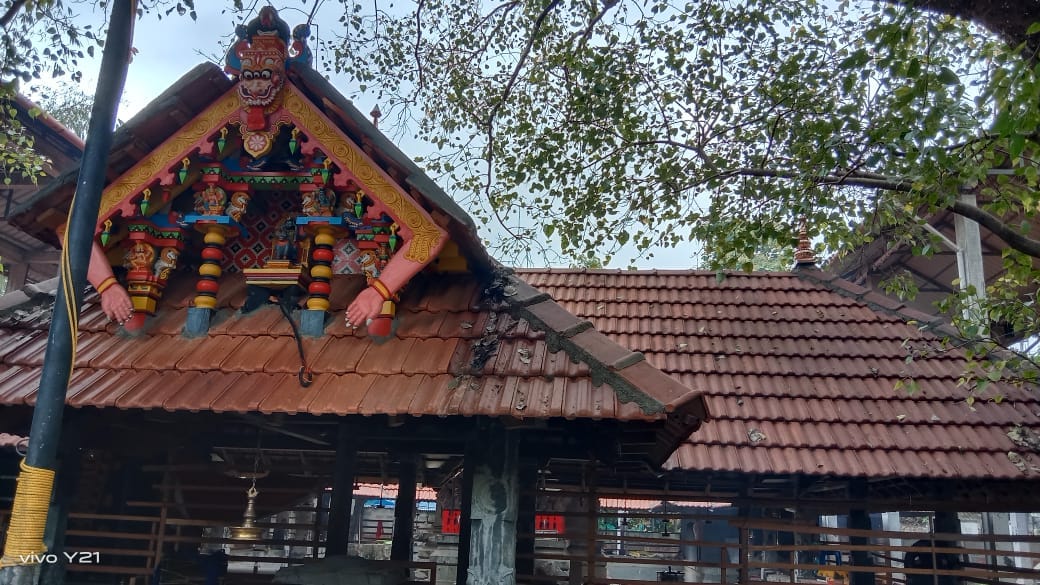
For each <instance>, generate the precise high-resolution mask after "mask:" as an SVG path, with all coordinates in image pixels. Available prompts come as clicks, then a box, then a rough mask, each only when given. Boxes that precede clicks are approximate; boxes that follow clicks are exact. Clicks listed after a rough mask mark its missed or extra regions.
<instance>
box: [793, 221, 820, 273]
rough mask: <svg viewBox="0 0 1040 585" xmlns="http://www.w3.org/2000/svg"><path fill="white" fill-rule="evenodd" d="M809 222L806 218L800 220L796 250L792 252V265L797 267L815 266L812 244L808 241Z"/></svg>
mask: <svg viewBox="0 0 1040 585" xmlns="http://www.w3.org/2000/svg"><path fill="white" fill-rule="evenodd" d="M808 223H809V221H808V220H807V219H806V218H804V217H803V218H802V227H801V228H800V229H799V230H798V248H797V249H796V250H795V252H794V265H795V267H796V268H797V267H799V266H815V265H816V254H815V253H814V252H813V249H812V242H811V241H809V228H808Z"/></svg>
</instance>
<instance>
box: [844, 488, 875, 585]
mask: <svg viewBox="0 0 1040 585" xmlns="http://www.w3.org/2000/svg"><path fill="white" fill-rule="evenodd" d="M849 499H850V500H852V501H853V502H863V501H866V499H867V484H866V482H865V481H863V480H861V479H856V480H852V481H851V482H849ZM849 528H853V529H857V530H870V529H871V526H870V515H869V514H867V512H866V511H865V510H849ZM849 544H851V545H854V546H855V545H858V546H863V545H867V544H870V539H869V538H867V537H865V536H850V537H849ZM851 556H852V566H854V567H871V566H873V565H874V557H873V556H872V555H871V554H870V552H869V551H864V550H858V551H852V555H851ZM849 579H850V581H851V585H874V573H868V572H865V571H855V570H853V571H852V572H851V573H850V574H849Z"/></svg>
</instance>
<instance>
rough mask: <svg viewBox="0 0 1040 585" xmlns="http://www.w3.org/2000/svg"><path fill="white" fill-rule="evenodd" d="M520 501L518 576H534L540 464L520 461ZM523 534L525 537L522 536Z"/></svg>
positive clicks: (524, 459) (525, 460)
mask: <svg viewBox="0 0 1040 585" xmlns="http://www.w3.org/2000/svg"><path fill="white" fill-rule="evenodd" d="M519 482H520V500H519V503H518V512H517V522H516V526H517V532H518V533H519V534H518V535H517V538H516V574H517V575H524V576H530V575H534V543H535V536H534V535H535V530H537V526H535V520H534V519H535V515H536V514H537V502H538V493H537V490H538V463H537V462H536V461H535V460H534V459H530V458H523V459H520V470H519ZM520 534H522V535H523V536H520Z"/></svg>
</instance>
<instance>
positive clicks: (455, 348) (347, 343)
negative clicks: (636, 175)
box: [0, 274, 705, 460]
mask: <svg viewBox="0 0 1040 585" xmlns="http://www.w3.org/2000/svg"><path fill="white" fill-rule="evenodd" d="M170 282H171V286H170V288H168V289H167V290H166V293H165V295H164V297H163V301H162V305H161V309H160V311H159V313H158V315H157V316H156V317H155V318H153V319H152V320H150V322H149V323H148V324H147V325H146V327H145V329H144V332H143V334H141V335H137V336H134V337H130V336H127V335H125V334H123V333H122V332H121V331H120V330H118V329H117V327H116V326H115V325H114V324H112V323H108V322H107V320H106V319H105V316H104V314H103V313H102V312H101V310H100V306H99V304H98V302H97V297H96V295H92V296H88V298H87V300H86V301H85V306H84V308H83V312H82V316H81V318H80V336H79V346H78V350H77V354H76V369H75V370H74V372H73V376H72V381H71V384H70V387H69V392H68V398H67V402H68V404H69V405H71V406H73V407H85V406H93V407H108V408H111V407H114V408H119V409H142V410H148V409H163V410H167V411H204V410H205V411H215V412H236V413H246V412H261V413H265V414H270V413H285V414H297V413H308V414H315V415H323V414H336V415H348V414H360V415H376V414H387V415H406V414H407V415H414V416H428V415H429V416H456V415H460V416H477V415H487V416H507V417H513V418H517V419H526V418H538V419H543V418H557V417H559V418H567V419H573V418H588V419H618V420H631V421H635V420H638V421H658V420H666V419H668V418H669V412H671V411H674V410H675V405H676V404H682V405H688V406H689V408H687V409H686V410H685V411H684V412H694V413H696V414H697V415H699V416H700V417H703V416H705V413H704V411H703V403H702V402H701V401H700V400H699V398H698V397H696V396H692V395H689V394H690V392H689V389H686V388H683V387H682V386H681V385H679V384H678V383H677V382H675V381H674V380H671V379H670V378H669V377H667V376H665V375H663V374H662V373H661V372H659V371H657V370H655V369H653V368H648V367H647V366H645V364H641V363H636V362H638V360H629V361H630V362H632V363H631V364H628V363H626V364H621V366H620V367H619V366H618V365H617V364H612V363H603V362H601V361H600V360H599V357H598V352H609V355H618V354H621V353H623V354H629V353H631V352H629V351H627V350H624V349H623V348H619V347H618V346H617V345H616V344H613V343H612V342H611V343H608V344H607V346H606V347H598V346H597V347H595V348H592V349H584V350H583V349H582V348H583V347H590V346H589V344H588V343H586V342H585V341H584V340H578V341H574V340H568V341H566V342H564V343H562V344H561V345H560V347H556V346H554V347H552V348H550V347H549V344H548V343H547V341H546V340H545V334H544V333H540V334H539V336H540V337H541V339H535V340H532V339H529V338H528V337H527V335H526V333H525V332H529V331H531V330H532V326H531V324H530V323H529V322H528V321H526V320H525V319H524V317H523V310H527V309H523V308H517V307H514V306H513V305H518V301H517V302H513V301H508V302H505V303H504V304H501V305H500V306H499V308H497V309H492V310H489V309H487V308H481V306H480V303H481V291H480V290H479V286H478V281H477V280H476V279H475V278H474V277H472V276H469V275H428V276H425V277H422V278H420V279H419V280H418V281H417V282H415V283H413V284H412V285H410V286H409V288H408V289H406V291H407V292H406V293H405V295H404V297H403V298H402V301H401V303H400V305H399V308H398V316H399V324H398V327H397V330H396V338H394V339H391V340H389V341H387V342H385V343H376V342H374V341H373V340H372V339H371V338H369V337H368V336H367V335H366V333H365V330H364V329H363V328H362V329H360V330H357V331H354V330H350V329H348V328H346V326H345V324H344V322H343V317H342V314H343V309H344V307H345V306H346V304H347V302H348V301H349V300H351V299H352V298H353V296H354V295H355V294H356V292H357V291H358V290H359V289H360V287H361V286H363V282H364V280H363V278H360V277H337V279H336V280H335V282H334V285H333V291H334V293H333V296H332V298H331V301H332V311H333V313H334V315H335V317H334V318H332V320H331V322H330V324H329V325H328V328H327V330H326V334H325V335H324V336H322V337H320V338H304V340H303V347H304V351H305V354H306V355H307V359H308V361H309V365H310V367H311V368H312V370H313V372H314V375H315V379H314V383H313V385H312V386H310V387H308V388H301V386H300V384H299V382H298V380H297V375H298V373H299V370H300V360H299V356H298V353H297V348H296V341H295V339H294V337H293V332H292V329H291V327H290V325H289V323H288V322H287V321H286V320H285V318H284V316H283V315H282V313H281V311H280V310H279V309H278V308H277V307H276V306H273V305H269V306H265V307H262V308H260V309H258V310H256V311H254V312H252V313H249V314H241V312H240V311H237V310H236V309H238V308H240V307H241V306H242V304H243V302H244V301H245V296H246V288H245V282H244V280H242V279H241V277H240V276H237V275H230V274H229V275H225V277H224V278H223V279H222V286H221V291H220V296H219V297H218V309H219V311H218V313H217V316H216V318H215V319H214V321H213V325H212V326H211V327H210V331H209V334H208V335H207V336H206V337H202V338H198V339H189V338H186V337H184V336H182V335H181V331H182V329H183V327H184V323H185V320H186V317H187V307H188V304H189V302H190V301H191V299H192V297H193V296H194V290H193V284H194V279H193V278H191V277H190V275H183V277H181V278H171V280H170ZM505 282H506V283H509V282H511V281H510V280H509V279H507V280H506V281H505ZM509 296H516V295H509ZM38 305H40V303H36V304H35V305H34V306H36V309H39V306H38ZM551 306H555V303H553V302H552V301H546V300H541V301H540V302H539V303H536V304H535V305H531V306H530V307H531V308H532V309H547V308H549V307H551ZM48 323H49V313H48V312H46V311H40V310H34V311H25V310H21V311H9V312H7V313H6V314H4V315H0V404H2V405H21V404H28V405H31V404H33V403H34V401H35V389H36V387H37V385H38V380H39V377H40V374H41V371H42V367H43V360H44V352H45V349H46V340H47V330H46V327H47V325H48ZM587 333H594V332H593V331H591V330H589V331H587ZM549 335H550V336H552V335H554V333H553V332H552V331H550V333H549ZM582 351H583V352H584V353H580V352H582ZM568 352H570V353H568ZM572 355H574V356H575V357H573V358H572ZM590 364H591V365H590ZM626 366H631V367H633V368H634V369H633V370H627V368H626ZM647 369H648V370H650V371H649V372H647V371H646V370H647ZM601 370H602V371H604V373H603V374H602V375H596V376H594V375H593V371H601ZM606 370H610V371H606ZM633 372H634V373H638V375H639V378H635V379H628V378H625V376H626V375H627V376H631V374H632V373H633ZM647 380H650V381H651V382H657V385H656V386H655V385H649V384H648V385H647V390H646V391H645V392H644V390H643V387H642V386H640V385H641V384H644V383H645V382H646V381H647ZM619 396H620V398H619ZM676 398H683V400H680V401H676ZM622 400H626V402H622ZM673 403H674V404H673ZM690 408H692V410H690ZM690 423H691V424H693V425H694V426H693V427H690V428H687V429H686V432H687V433H688V432H689V431H690V430H691V429H692V428H696V425H697V424H699V420H696V421H690ZM684 436H685V435H684ZM673 446H674V445H673ZM666 455H667V453H662V454H661V459H662V460H663V458H664V456H666Z"/></svg>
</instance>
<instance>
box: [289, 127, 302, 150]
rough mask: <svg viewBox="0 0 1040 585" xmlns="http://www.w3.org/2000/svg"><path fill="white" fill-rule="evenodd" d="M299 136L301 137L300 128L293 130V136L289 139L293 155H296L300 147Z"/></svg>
mask: <svg viewBox="0 0 1040 585" xmlns="http://www.w3.org/2000/svg"><path fill="white" fill-rule="evenodd" d="M299 135H300V129H299V128H293V129H292V135H291V137H290V138H289V152H290V153H291V154H296V147H297V146H299V145H300V141H299V140H297V137H298V136H299Z"/></svg>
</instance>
